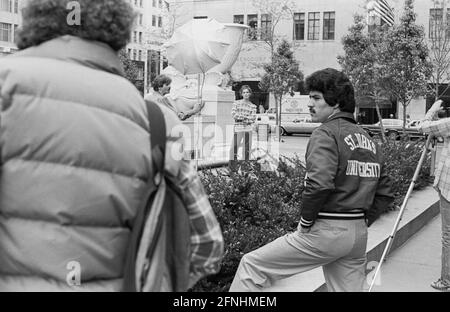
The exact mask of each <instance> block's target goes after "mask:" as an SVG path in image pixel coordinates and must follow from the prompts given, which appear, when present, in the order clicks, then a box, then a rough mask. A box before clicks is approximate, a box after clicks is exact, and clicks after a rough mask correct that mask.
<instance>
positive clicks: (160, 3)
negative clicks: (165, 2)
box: [158, 0, 162, 8]
mask: <svg viewBox="0 0 450 312" xmlns="http://www.w3.org/2000/svg"><path fill="white" fill-rule="evenodd" d="M158 2H159V7H160V8H162V0H159V1H158Z"/></svg>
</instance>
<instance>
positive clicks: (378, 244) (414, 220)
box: [266, 186, 439, 292]
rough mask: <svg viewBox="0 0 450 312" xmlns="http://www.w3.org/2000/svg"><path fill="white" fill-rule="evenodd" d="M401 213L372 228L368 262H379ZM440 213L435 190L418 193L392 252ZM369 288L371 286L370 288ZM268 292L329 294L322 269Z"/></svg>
mask: <svg viewBox="0 0 450 312" xmlns="http://www.w3.org/2000/svg"><path fill="white" fill-rule="evenodd" d="M399 212H400V211H399V210H397V211H392V212H389V213H386V214H384V215H382V216H381V217H380V218H379V219H378V220H377V221H376V222H375V223H374V224H373V225H372V226H371V227H370V228H369V240H368V242H367V250H368V251H367V261H368V263H369V262H370V261H379V260H380V259H381V256H382V254H383V251H384V248H385V246H386V243H387V240H388V237H389V235H390V234H391V232H392V230H393V228H394V225H395V221H396V220H397V217H398V215H399ZM438 214H439V196H438V194H437V192H436V191H435V190H434V189H433V188H432V187H431V186H429V187H426V188H425V189H422V190H420V191H414V192H413V193H412V194H411V197H410V198H409V201H408V205H407V207H406V209H405V211H404V214H403V216H402V220H401V221H400V225H399V227H398V231H397V233H396V235H395V239H394V243H393V244H392V247H391V250H390V252H392V251H393V250H395V249H397V248H398V247H400V246H401V245H402V244H404V243H405V242H406V241H407V240H408V239H409V238H410V237H411V236H412V235H414V234H415V233H417V232H418V231H419V230H420V229H421V228H422V227H423V226H424V225H426V224H427V223H428V222H429V221H430V220H432V219H433V218H434V217H435V216H437V215H438ZM366 286H367V288H368V287H369V286H368V285H366ZM266 291H268V292H314V291H317V292H322V291H326V285H325V280H324V277H323V273H322V268H321V267H319V268H317V269H314V270H311V271H309V272H305V273H301V274H298V275H295V276H292V277H289V278H287V279H283V280H280V281H277V282H276V283H275V284H274V285H273V286H272V287H271V288H269V289H267V290H266Z"/></svg>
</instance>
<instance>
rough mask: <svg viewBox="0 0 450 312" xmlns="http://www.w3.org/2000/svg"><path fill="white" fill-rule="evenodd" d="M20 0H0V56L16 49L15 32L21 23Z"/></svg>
mask: <svg viewBox="0 0 450 312" xmlns="http://www.w3.org/2000/svg"><path fill="white" fill-rule="evenodd" d="M21 2H22V1H21V0H0V57H1V56H5V55H8V54H11V53H13V52H14V51H16V50H17V48H16V44H15V38H16V32H17V29H18V28H19V27H20V25H21V20H22V17H21V14H20V11H21V10H20V9H21V5H22V3H21Z"/></svg>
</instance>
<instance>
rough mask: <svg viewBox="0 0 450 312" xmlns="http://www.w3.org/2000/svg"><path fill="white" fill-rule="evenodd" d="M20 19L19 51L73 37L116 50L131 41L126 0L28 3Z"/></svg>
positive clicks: (38, 0)
mask: <svg viewBox="0 0 450 312" xmlns="http://www.w3.org/2000/svg"><path fill="white" fill-rule="evenodd" d="M73 3H77V4H78V5H79V6H72V4H73ZM69 4H71V5H69ZM78 8H79V10H78ZM77 14H78V16H77ZM22 17H23V25H22V27H21V28H20V29H19V32H18V35H17V46H18V48H19V49H21V50H22V49H26V48H29V47H31V46H37V45H39V44H41V43H43V42H46V41H48V40H51V39H54V38H57V37H60V36H64V35H72V36H76V37H80V38H83V39H87V40H95V41H100V42H103V43H106V44H108V45H109V46H110V47H111V48H112V49H114V50H115V51H119V50H120V49H122V48H124V47H125V46H126V44H127V43H128V42H129V41H130V36H131V31H132V28H133V24H134V19H135V17H136V13H135V12H134V11H133V8H132V7H131V5H130V4H129V3H128V1H126V0H77V1H70V0H29V1H28V2H27V5H26V6H25V7H24V8H23V10H22ZM72 17H74V18H73V19H72Z"/></svg>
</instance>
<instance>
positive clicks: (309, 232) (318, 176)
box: [230, 68, 394, 291]
mask: <svg viewBox="0 0 450 312" xmlns="http://www.w3.org/2000/svg"><path fill="white" fill-rule="evenodd" d="M306 87H307V89H308V90H309V94H310V103H309V109H310V113H311V117H312V120H313V121H314V122H321V123H322V125H321V126H320V127H319V128H317V129H316V130H315V131H314V132H313V134H312V135H311V138H310V141H309V143H308V147H307V151H306V177H305V188H304V191H303V207H302V211H301V220H300V222H299V225H298V229H297V231H296V232H294V233H290V234H287V235H285V236H283V237H280V238H278V239H276V240H275V241H273V242H271V243H269V244H267V245H265V246H263V247H261V248H259V249H257V250H255V251H253V252H250V253H248V254H246V255H244V257H243V258H242V260H241V263H240V265H239V268H238V270H237V272H236V276H235V278H234V281H233V283H232V285H231V289H230V291H261V290H263V289H264V288H265V287H269V286H270V285H271V283H272V282H273V281H275V280H278V279H282V278H286V277H289V276H292V275H295V274H298V273H301V272H305V271H309V270H311V269H314V268H316V267H320V266H322V267H323V272H324V276H325V280H326V283H327V287H328V290H329V291H361V290H362V289H363V286H364V280H365V264H366V246H367V226H368V225H370V224H371V223H372V222H373V221H374V219H375V218H376V216H377V212H378V211H379V210H380V209H382V208H383V207H386V206H387V205H389V204H391V203H392V202H393V199H394V197H393V194H392V191H391V182H390V179H389V178H388V177H387V175H386V173H385V170H384V166H383V155H382V153H381V148H380V146H379V145H378V144H377V143H375V142H374V141H372V139H371V138H370V137H369V136H368V135H367V133H366V132H365V131H364V130H363V129H362V128H361V127H360V126H358V125H357V124H356V122H355V120H354V117H353V113H354V110H355V98H354V90H353V86H352V84H351V82H350V81H349V79H348V78H347V77H346V76H345V75H344V74H343V73H342V72H339V71H337V70H335V69H331V68H327V69H324V70H320V71H317V72H315V73H313V74H312V75H311V76H309V77H308V78H307V79H306Z"/></svg>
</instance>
